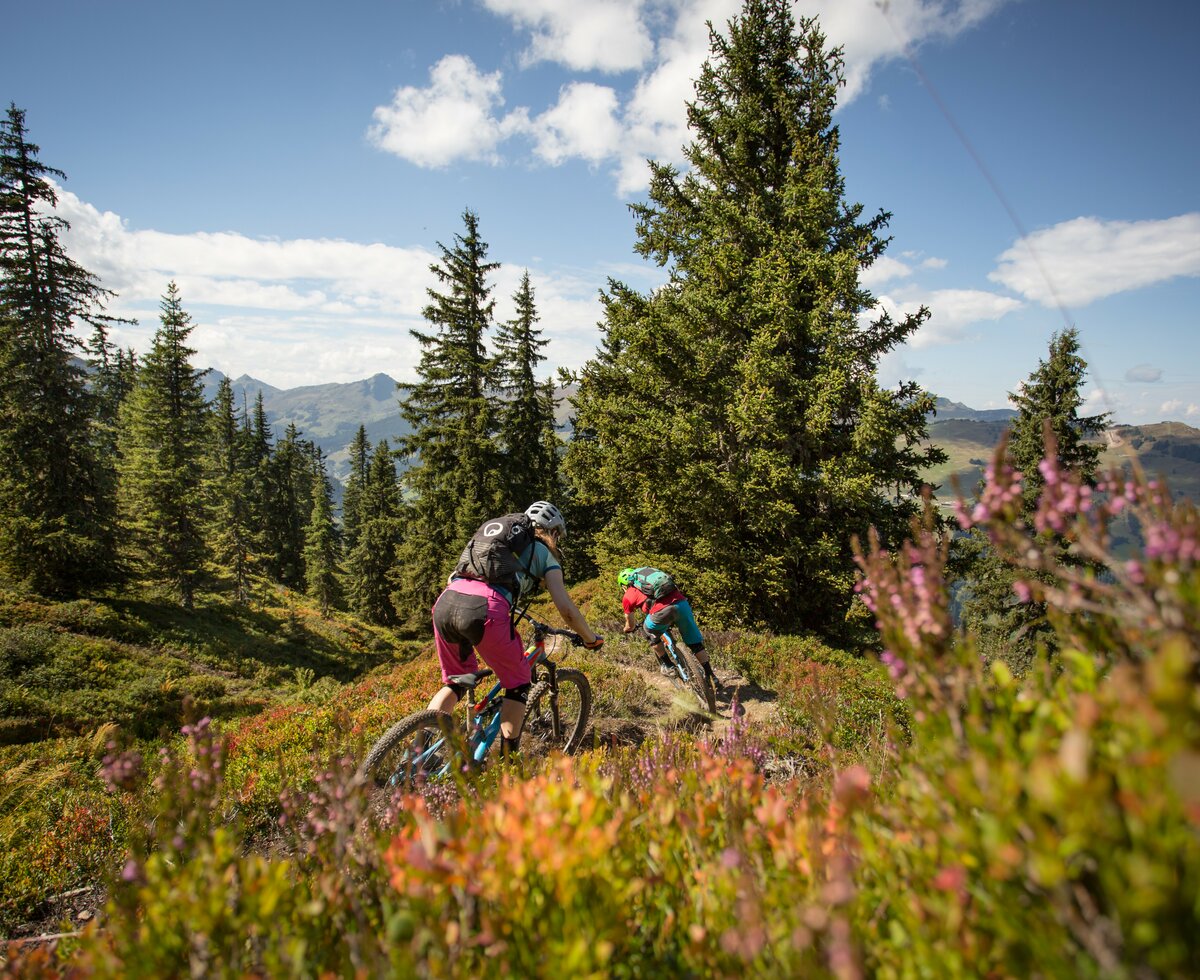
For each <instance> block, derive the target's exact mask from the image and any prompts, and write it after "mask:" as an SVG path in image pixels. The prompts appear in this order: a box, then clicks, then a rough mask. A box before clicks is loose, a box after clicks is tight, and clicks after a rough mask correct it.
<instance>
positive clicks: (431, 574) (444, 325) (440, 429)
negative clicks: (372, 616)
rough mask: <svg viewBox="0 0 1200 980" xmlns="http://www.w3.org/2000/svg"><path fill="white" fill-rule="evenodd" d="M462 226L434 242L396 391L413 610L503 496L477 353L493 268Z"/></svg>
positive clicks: (491, 412)
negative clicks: (414, 353) (403, 425)
mask: <svg viewBox="0 0 1200 980" xmlns="http://www.w3.org/2000/svg"><path fill="white" fill-rule="evenodd" d="M463 224H464V226H465V227H464V231H463V233H462V234H461V235H456V236H455V238H454V245H453V247H449V248H448V247H446V246H445V245H440V244H439V248H441V251H442V259H441V261H440V262H439V263H436V264H434V265H432V266H430V269H431V271H432V272H433V274H434V275H435V276H436V277H437V280H438V283H439V284H440V285H441V287H442V289H443V290H444V291H441V292H439V291H438V290H437V289H432V288H431V289H430V290H429V291H428V292H429V298H430V302H429V304H428V305H427V306H426V307H425V309H424V311H423V315H424V317H425V319H426V320H427V321H428V322H429V324H430V325H431V326H432V327H434V328H435V331H434V332H431V333H425V332H422V331H418V330H413V331H410V332H411V333H412V335H413V337H415V338H416V340H417V341H418V342H419V343H420V345H421V360H420V363H419V364H418V365H417V375H418V378H419V380H418V381H416V382H415V383H412V384H402V385H400V388H401V389H402V391H403V392H404V396H403V399H402V401H401V415H402V416H403V417H404V419H405V421H407V422H408V424H409V425H410V426H411V427H412V431H411V434H410V435H408V436H407V437H405V438H404V439H403V441H402V442H401V443H400V452H401V453H403V454H404V455H405V456H407V457H408V459H409V461H410V465H409V468H408V469H407V471H406V472H405V474H404V482H405V485H406V486H407V488H408V490H409V491H410V493H411V495H412V504H411V509H412V514H411V516H410V518H409V521H408V526H409V533H408V534H406V536H405V544H404V549H403V558H402V565H403V572H404V588H403V594H404V598H403V602H404V605H405V606H406V608H409V609H411V610H414V611H415V610H418V609H419V610H422V611H424V610H427V609H428V608H429V606H430V604H431V603H432V601H433V599H434V597H435V596H436V595H437V592H438V589H439V588H440V586H441V584H442V582H443V580H444V571H443V569H442V565H443V564H444V563H445V561H448V560H449V555H450V552H451V551H453V550H455V548H457V547H461V542H462V541H463V540H464V539H465V538H466V537H467V536H468V535H470V534H471V533H472V532H474V530H475V529H476V527H478V525H479V523H480V522H481V521H483V520H484V518H486V517H487V516H488V515H489V514H490V513H491V512H492V511H494V510H495V508H496V507H498V506H499V504H500V501H501V497H502V492H503V491H502V486H501V477H500V474H499V454H498V452H497V448H496V443H495V438H496V413H497V408H496V394H495V362H494V360H493V359H492V358H491V357H489V356H488V353H487V348H486V345H485V338H486V334H487V331H488V330H489V328H490V327H491V325H492V322H493V315H494V308H495V301H494V300H493V299H491V298H490V297H491V292H492V287H491V286H490V285H489V284H488V281H487V279H488V275H489V273H491V272H492V270H494V269H495V268H496V266H497V263H495V262H488V261H487V248H488V247H487V243H486V242H484V240H483V239H482V238H481V237H480V235H479V219H478V218H477V217H476V215H475V214H474V213H473V212H471V211H470V210H466V211H464V212H463ZM443 559H444V560H443ZM414 615H416V614H415V612H414Z"/></svg>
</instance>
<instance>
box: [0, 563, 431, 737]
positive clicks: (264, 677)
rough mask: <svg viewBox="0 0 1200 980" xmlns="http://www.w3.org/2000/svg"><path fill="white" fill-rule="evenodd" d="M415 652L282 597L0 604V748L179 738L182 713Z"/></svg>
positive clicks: (285, 690)
mask: <svg viewBox="0 0 1200 980" xmlns="http://www.w3.org/2000/svg"><path fill="white" fill-rule="evenodd" d="M418 646H419V644H418ZM413 649H414V644H413V643H412V642H411V641H402V640H399V639H397V638H396V637H395V636H394V635H393V634H391V633H389V632H388V631H386V630H381V629H376V628H373V627H370V626H368V625H366V624H364V623H362V622H360V621H358V620H356V619H354V618H352V617H349V616H344V615H340V614H335V615H333V616H332V617H329V618H323V617H321V616H320V615H319V614H318V613H317V611H316V610H315V609H314V608H313V607H312V606H311V605H310V604H308V603H307V601H306V600H305V599H304V598H303V597H302V596H298V595H296V594H295V593H292V592H290V591H289V590H285V589H282V588H278V587H263V588H261V589H260V594H259V599H258V601H257V602H256V603H255V604H254V605H251V606H246V605H241V604H238V603H235V602H232V601H231V600H229V599H228V598H227V597H224V596H221V595H204V596H201V597H200V598H199V600H198V602H197V605H196V608H195V609H194V610H184V609H182V608H180V607H179V606H178V605H176V604H174V603H172V602H170V601H169V600H166V599H163V598H160V597H158V596H155V595H154V594H153V593H150V592H147V593H143V594H137V595H97V596H93V597H89V598H86V599H79V600H75V601H72V602H61V603H56V602H53V601H51V600H45V599H35V598H30V597H28V596H25V595H19V594H16V593H13V592H0V744H3V743H18V742H27V741H36V740H39V739H45V738H49V737H54V736H61V735H70V734H80V733H84V732H87V731H91V730H93V729H95V728H96V727H97V726H99V725H102V724H105V723H114V724H117V725H120V726H121V727H122V729H124V730H126V731H128V732H129V733H130V734H132V735H135V736H137V737H142V738H148V737H152V736H156V735H159V734H160V733H162V732H163V731H174V730H177V729H178V727H179V725H180V723H181V722H182V721H183V718H184V712H185V707H184V706H185V704H189V703H190V704H191V705H192V706H193V708H194V710H195V711H197V712H199V713H202V714H209V715H212V716H213V717H218V718H232V717H238V716H242V715H246V714H251V713H255V712H258V711H261V710H262V709H263V708H264V707H266V706H268V705H270V704H272V703H274V702H276V701H278V700H280V699H281V698H283V697H286V696H288V695H289V694H292V693H294V692H296V691H298V690H302V689H304V688H306V687H308V686H310V685H311V684H313V683H314V682H317V681H320V680H321V679H322V678H330V679H332V680H334V681H338V682H346V681H350V680H353V679H354V678H356V677H359V676H361V675H362V674H364V673H365V672H366V671H368V670H370V669H371V668H373V667H375V666H378V665H380V664H385V663H388V662H392V661H394V660H395V659H397V658H403V657H406V656H411V655H412V653H413Z"/></svg>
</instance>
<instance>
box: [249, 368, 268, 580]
mask: <svg viewBox="0 0 1200 980" xmlns="http://www.w3.org/2000/svg"><path fill="white" fill-rule="evenodd" d="M245 422H246V425H245V444H246V467H247V469H248V470H249V473H250V493H249V502H250V522H251V526H252V527H253V528H254V537H253V545H254V556H255V561H256V562H257V563H259V564H261V565H262V566H263V567H264V569H265V568H267V567H268V566H269V565H270V559H269V556H270V555H271V554H273V543H272V540H271V536H270V515H269V512H270V509H271V506H272V502H273V499H274V495H275V490H274V487H273V486H272V482H271V477H272V473H271V453H272V450H273V448H274V439H273V437H272V432H271V423H270V421H269V420H268V418H267V409H266V405H265V404H264V402H263V393H262V389H259V391H258V394H257V396H256V397H255V399H254V409H253V411H252V412H250V413H249V414H248V415H247V417H246V420H245Z"/></svg>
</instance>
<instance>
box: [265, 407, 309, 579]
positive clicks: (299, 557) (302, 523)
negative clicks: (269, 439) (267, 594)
mask: <svg viewBox="0 0 1200 980" xmlns="http://www.w3.org/2000/svg"><path fill="white" fill-rule="evenodd" d="M314 448H315V447H314V446H313V444H312V443H311V442H309V441H308V440H306V439H301V438H300V431H299V429H297V428H296V425H295V423H289V425H288V427H287V429H286V431H285V432H284V436H283V438H282V439H280V440H279V442H278V443H277V444H276V446H275V450H274V452H273V453H272V454H271V457H270V459H269V460H268V462H267V478H266V487H267V497H266V501H265V503H266V507H265V515H264V516H265V520H264V531H265V536H266V548H265V551H264V557H265V561H266V566H267V570H268V572H269V573H270V574H271V576H272V577H273V578H275V579H276V580H277V581H279V582H282V583H284V584H285V585H291V586H295V587H300V588H303V586H304V581H305V574H304V529H305V528H306V527H307V526H308V522H309V519H310V518H311V516H312V509H313V486H312V479H311V466H312V464H311V461H310V457H311V455H312V452H313V450H314Z"/></svg>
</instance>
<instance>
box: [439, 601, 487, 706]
mask: <svg viewBox="0 0 1200 980" xmlns="http://www.w3.org/2000/svg"><path fill="white" fill-rule="evenodd" d="M460 581H461V580H460ZM471 584H472V585H474V584H475V583H471ZM487 611H488V604H487V597H486V596H483V595H479V594H478V592H477V590H475V589H473V588H469V587H463V586H461V585H460V582H452V583H451V584H450V585H449V586H448V587H447V588H446V589H445V591H443V592H442V594H441V595H440V596H438V598H437V601H436V602H435V603H434V604H433V642H434V646H435V647H436V649H437V656H438V664H439V665H440V666H441V669H442V684H443V687H442V689H441V690H440V691H438V692H437V694H435V695H434V696H433V699H432V700H431V701H430V702H429V707H430V708H431V709H433V710H434V711H452V710H453V709H454V706H455V705H456V704H458V702H459V700H460V699H461V698H462V696H463V694H464V693H465V691H464V689H463V688H462V687H461V686H460V685H458V684H451V683H450V678H451V677H453V676H454V675H456V674H472V673H474V672H475V671H477V670H478V669H479V661H478V659H476V657H475V650H474V646H475V644H476V643H478V642H479V639H480V638H481V637H482V636H483V631H484V625H485V623H486V622H487Z"/></svg>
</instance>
